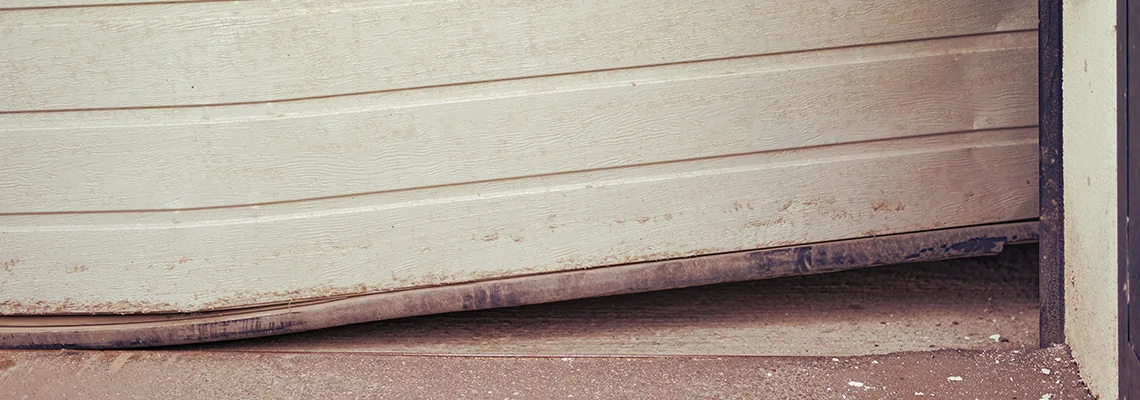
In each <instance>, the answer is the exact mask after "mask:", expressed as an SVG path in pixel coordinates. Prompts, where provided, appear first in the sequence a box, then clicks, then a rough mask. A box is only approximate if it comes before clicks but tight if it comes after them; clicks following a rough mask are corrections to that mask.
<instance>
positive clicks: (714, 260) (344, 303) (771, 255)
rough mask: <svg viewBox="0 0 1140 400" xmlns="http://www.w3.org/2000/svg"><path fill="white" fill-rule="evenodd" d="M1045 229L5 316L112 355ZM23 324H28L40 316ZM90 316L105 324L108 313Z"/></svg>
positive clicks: (771, 269) (680, 283) (741, 276)
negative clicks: (143, 309) (357, 290)
mask: <svg viewBox="0 0 1140 400" xmlns="http://www.w3.org/2000/svg"><path fill="white" fill-rule="evenodd" d="M1038 225H1039V223H1038V222H1037V221H1027V222H1012V223H1001V224H991V225H981V226H972V227H963V228H952V229H941V230H934V231H925V232H915V233H905V234H896V235H887V236H879V237H871V238H861V239H850V240H840V241H833V242H825V243H814V244H804V245H797V246H789V247H781V248H769V249H761V250H749V251H741V252H733V253H724V254H717V255H708V256H698V257H691V258H684V259H673V260H665V261H654V262H644V263H637V264H626V265H618V266H612V267H603V268H594V269H587V270H578V271H567V272H557V273H550V274H540V275H530V276H522V277H513V278H504V279H496V280H489V281H481V282H471V283H464V284H456V285H447V286H438V287H430V288H423V289H415V290H406V291H398V292H388V293H377V294H373V295H364V296H356V297H347V298H342V299H336V300H331V301H327V302H317V303H310V304H305V305H297V306H292V307H274V308H270V309H265V308H260V309H252V310H249V312H245V313H235V312H234V311H233V310H231V311H229V312H225V313H218V314H212V313H201V314H196V315H194V316H193V317H190V318H182V319H173V320H150V321H143V322H133V323H132V322H127V323H123V322H121V321H118V322H115V323H109V324H87V325H73V326H31V325H28V324H23V326H4V317H0V348H3V349H112V348H139V347H157V346H169V345H179V344H192V343H206V342H216V341H223V340H234V339H244V338H253V337H261V336H271V335H279V334H285V333H294V332H303V331H310V330H316V329H322V328H329V327H334V326H341V325H349V324H356V323H362V322H372V321H380V320H387V319H395V318H404V317H414V316H421V315H429V314H441V313H448V312H456V311H467V310H482V309H490V308H500V307H514V306H522V305H530V304H540V303H550V302H556V301H565V300H573V299H581V298H589V297H603V296H613V295H621V294H631V293H641V292H650V291H657V290H667V289H678V288H685V287H693V286H703V285H711V284H718V283H728V282H740V281H750V280H759V279H770V278H778V277H785V276H795V275H808V274H820V273H828V272H837V271H845V270H851V269H859V268H867V267H874V266H881V265H890V264H900V263H914V262H926V261H938V260H946V259H953V258H964V257H976V256H986V255H996V254H998V253H1000V252H1001V251H1002V250H1003V249H1004V246H1005V245H1006V244H1010V243H1029V242H1037V241H1038V240H1039V239H1040V238H1039V233H1038V229H1039V228H1038ZM168 317H170V316H168ZM174 317H177V316H174ZM21 318H22V319H23V320H24V321H27V320H28V319H29V318H36V317H26V316H25V317H21ZM44 318H45V320H46V318H50V317H46V316H45V317H44ZM89 318H92V319H93V321H98V318H101V316H91V317H89ZM108 318H114V316H108ZM108 321H111V320H110V319H109V320H108Z"/></svg>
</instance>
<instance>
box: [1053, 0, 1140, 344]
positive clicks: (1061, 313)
mask: <svg viewBox="0 0 1140 400" xmlns="http://www.w3.org/2000/svg"><path fill="white" fill-rule="evenodd" d="M1118 1H1127V0H1118ZM1037 4H1038V7H1037V18H1038V29H1037V40H1038V42H1037V43H1038V47H1037V48H1038V53H1037V63H1038V65H1037V68H1038V69H1037V88H1038V90H1037V96H1038V98H1037V115H1038V132H1039V136H1038V145H1039V146H1040V152H1039V153H1038V156H1039V157H1040V174H1039V175H1038V179H1039V181H1038V184H1039V191H1040V192H1039V193H1040V197H1039V200H1040V207H1041V209H1040V215H1041V222H1040V228H1039V229H1040V235H1041V242H1040V250H1041V252H1040V259H1039V269H1040V270H1039V274H1040V280H1039V282H1040V283H1039V285H1040V287H1039V289H1038V290H1039V293H1040V302H1041V304H1040V313H1041V316H1040V324H1039V328H1038V331H1039V332H1040V336H1039V337H1040V343H1041V346H1042V347H1046V346H1050V345H1053V344H1061V343H1065V293H1064V291H1065V285H1064V283H1065V279H1064V276H1065V274H1064V265H1065V232H1064V224H1063V223H1064V215H1065V214H1064V192H1063V189H1064V180H1063V179H1062V178H1063V176H1062V173H1063V168H1062V166H1063V162H1062V159H1061V56H1062V54H1061V0H1039V1H1038V3H1037Z"/></svg>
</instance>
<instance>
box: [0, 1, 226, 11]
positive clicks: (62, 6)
mask: <svg viewBox="0 0 1140 400" xmlns="http://www.w3.org/2000/svg"><path fill="white" fill-rule="evenodd" d="M239 1H244V0H165V1H163V0H156V1H140V2H121V3H88V4H58V5H49V6H28V7H4V6H2V5H0V12H4V11H35V10H58V9H68V8H95V7H129V6H161V5H169V4H185V3H232V2H239Z"/></svg>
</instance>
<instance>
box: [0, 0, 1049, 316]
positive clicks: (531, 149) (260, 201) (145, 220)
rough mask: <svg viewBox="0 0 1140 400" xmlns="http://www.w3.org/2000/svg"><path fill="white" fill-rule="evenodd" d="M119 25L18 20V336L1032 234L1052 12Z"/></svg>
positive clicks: (394, 7) (700, 8)
mask: <svg viewBox="0 0 1140 400" xmlns="http://www.w3.org/2000/svg"><path fill="white" fill-rule="evenodd" d="M56 3H59V4H56ZM105 3H115V4H116V5H107V4H105ZM119 3H132V2H131V1H123V0H120V1H111V0H98V1H96V0H91V1H83V0H47V1H45V0H34V1H33V0H14V1H13V0H8V1H4V2H2V3H0V266H2V268H0V314H29V313H130V312H171V311H196V310H207V309H219V308H231V307H240V306H247V305H254V304H267V303H278V302H289V301H296V300H301V299H311V298H317V297H324V296H339V295H350V294H362V293H374V292H382V291H389V290H397V289H406V288H411V287H422V286H428V285H440V284H449V283H457V282H468V281H474V280H485V279H494V278H500V277H507V276H517V275H523V274H534V273H542V272H551V271H563V270H571V269H581V268H589V267H600V266H606V265H615V264H623V263H631V262H640V261H650V260H660V259H666V258H675V257H685V256H694V255H703V254H712V253H720V252H728V251H736V250H746V249H757V248H765V247H775V246H783V245H789V244H796V243H808V242H819V241H828V240H837V239H845V238H854V237H863V236H875V235H881V234H889V233H899V232H911V231H920V230H928V229H935V228H945V227H956V226H965V225H975V224H982V223H991V222H1000V221H1012V220H1021V219H1029V218H1036V217H1037V209H1038V207H1037V146H1036V143H1037V130H1036V124H1037V86H1036V82H1037V80H1036V75H1037V67H1036V64H1037V50H1036V47H1037V34H1036V32H1035V29H1036V26H1037V20H1036V7H1037V2H1036V1H1033V0H997V1H995V0H923V1H918V0H875V1H850V0H831V1H822V0H752V1H749V0H675V1H674V0H608V1H600V0H599V1H592V0H582V1H563V0H546V1H534V0H465V1H403V0H357V1H340V0H311V1H240V2H173V3H171V2H163V3H144V2H137V1H136V2H133V3H137V4H119Z"/></svg>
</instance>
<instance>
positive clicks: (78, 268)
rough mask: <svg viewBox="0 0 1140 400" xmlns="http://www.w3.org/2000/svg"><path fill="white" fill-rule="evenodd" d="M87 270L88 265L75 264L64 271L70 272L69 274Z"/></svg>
mask: <svg viewBox="0 0 1140 400" xmlns="http://www.w3.org/2000/svg"><path fill="white" fill-rule="evenodd" d="M86 270H87V266H86V265H75V266H71V267H67V268H66V269H64V270H63V272H65V273H69V274H74V273H76V272H83V271H86Z"/></svg>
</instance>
